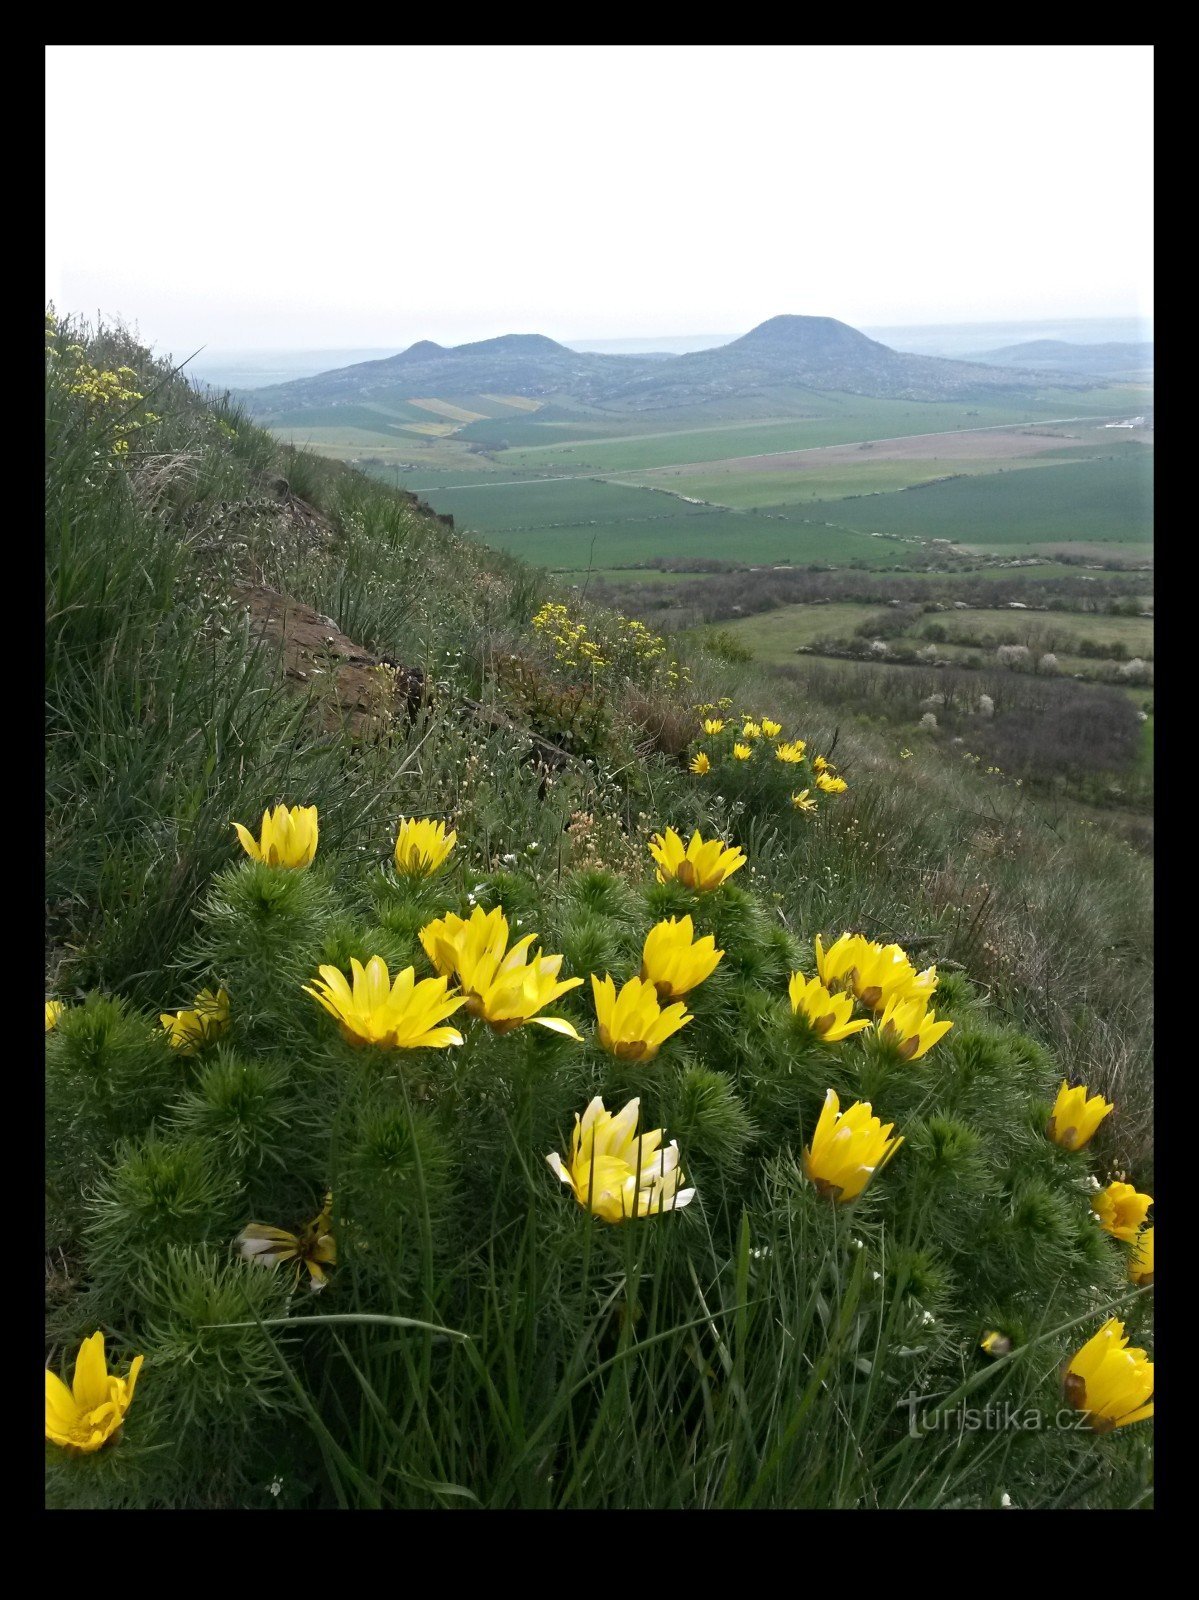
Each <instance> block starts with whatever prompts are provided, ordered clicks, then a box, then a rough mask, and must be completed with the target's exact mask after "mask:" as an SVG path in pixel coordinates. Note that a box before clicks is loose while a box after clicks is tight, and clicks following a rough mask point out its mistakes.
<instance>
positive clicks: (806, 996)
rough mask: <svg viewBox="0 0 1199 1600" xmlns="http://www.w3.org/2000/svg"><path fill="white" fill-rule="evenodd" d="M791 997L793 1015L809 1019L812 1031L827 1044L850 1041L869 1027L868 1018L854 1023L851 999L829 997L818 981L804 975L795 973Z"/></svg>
mask: <svg viewBox="0 0 1199 1600" xmlns="http://www.w3.org/2000/svg"><path fill="white" fill-rule="evenodd" d="M788 993H789V994H790V996H791V1009H792V1011H793V1012H795V1014H796V1015H797V1016H804V1017H806V1018H807V1019H808V1022H809V1023H810V1024H811V1027H812V1031H813V1032H814V1033H816V1034H818V1035H819V1036H820V1038H822V1039H823V1040H824V1041H825V1043H826V1044H835V1043H836V1042H837V1041H838V1040H839V1039H848V1038H849V1036H850V1034H851V1033H861V1031H862V1029H863V1028H868V1027H869V1026H870V1021H869V1019H868V1018H866V1017H863V1018H861V1020H860V1021H857V1022H853V1021H851V1020H850V1019H851V1018H852V1016H853V1001H852V999H851V998H850V997H849V995H847V994H830V993H829V992H828V990H827V989H826V988H825V987H824V985H823V984H822V983H821V981H820V979H819V978H805V977H804V975H803V973H802V972H793V973H792V974H791V983H790V985H789V988H788Z"/></svg>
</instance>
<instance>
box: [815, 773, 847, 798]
mask: <svg viewBox="0 0 1199 1600" xmlns="http://www.w3.org/2000/svg"><path fill="white" fill-rule="evenodd" d="M816 787H817V788H818V789H823V790H824V792H825V794H844V793H845V791H846V789H848V788H849V785H848V784H847V783H846V781H845V779H844V778H834V777H832V776H831V775H830V774H829V773H827V772H818V773H817V774H816Z"/></svg>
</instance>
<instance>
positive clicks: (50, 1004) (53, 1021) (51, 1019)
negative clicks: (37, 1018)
mask: <svg viewBox="0 0 1199 1600" xmlns="http://www.w3.org/2000/svg"><path fill="white" fill-rule="evenodd" d="M66 1009H67V1008H66V1006H65V1005H64V1004H63V1002H62V1001H61V1000H47V1001H46V1032H47V1033H49V1032H50V1030H51V1029H52V1028H57V1027H58V1019H59V1017H61V1016H62V1014H63V1012H64V1011H65V1010H66Z"/></svg>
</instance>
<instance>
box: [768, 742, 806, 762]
mask: <svg viewBox="0 0 1199 1600" xmlns="http://www.w3.org/2000/svg"><path fill="white" fill-rule="evenodd" d="M806 749H807V746H806V745H805V744H804V742H803V740H802V739H792V740H791V742H790V744H776V745H775V747H774V754H775V758H776V760H778V761H786V762H789V763H790V764H791V765H792V766H794V765H795V764H796V763H797V762H800V761H802V760H803V753H804V751H805V750H806Z"/></svg>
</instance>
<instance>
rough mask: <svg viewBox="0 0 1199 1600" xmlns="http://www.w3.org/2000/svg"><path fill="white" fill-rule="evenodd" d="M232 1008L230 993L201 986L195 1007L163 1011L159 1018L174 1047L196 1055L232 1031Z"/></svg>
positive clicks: (185, 1053)
mask: <svg viewBox="0 0 1199 1600" xmlns="http://www.w3.org/2000/svg"><path fill="white" fill-rule="evenodd" d="M229 1011H230V1007H229V996H228V994H227V993H226V991H225V990H224V989H218V990H217V991H216V993H215V994H214V993H213V991H212V990H211V989H201V990H200V992H199V994H198V995H197V996H196V998H195V1003H194V1007H193V1009H191V1010H188V1011H163V1012H162V1013H161V1014H160V1015H159V1018H158V1020H159V1023H160V1024H161V1026H162V1030H163V1032H164V1033H165V1034H166V1036H167V1039H168V1041H169V1042H170V1046H171V1049H172V1050H177V1051H178V1052H179V1054H180V1055H181V1056H192V1055H195V1053H196V1051H197V1050H202V1049H203V1048H204V1046H205V1045H209V1044H211V1043H212V1042H213V1040H214V1039H219V1038H220V1037H221V1035H222V1034H223V1033H227V1032H228V1030H229Z"/></svg>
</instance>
